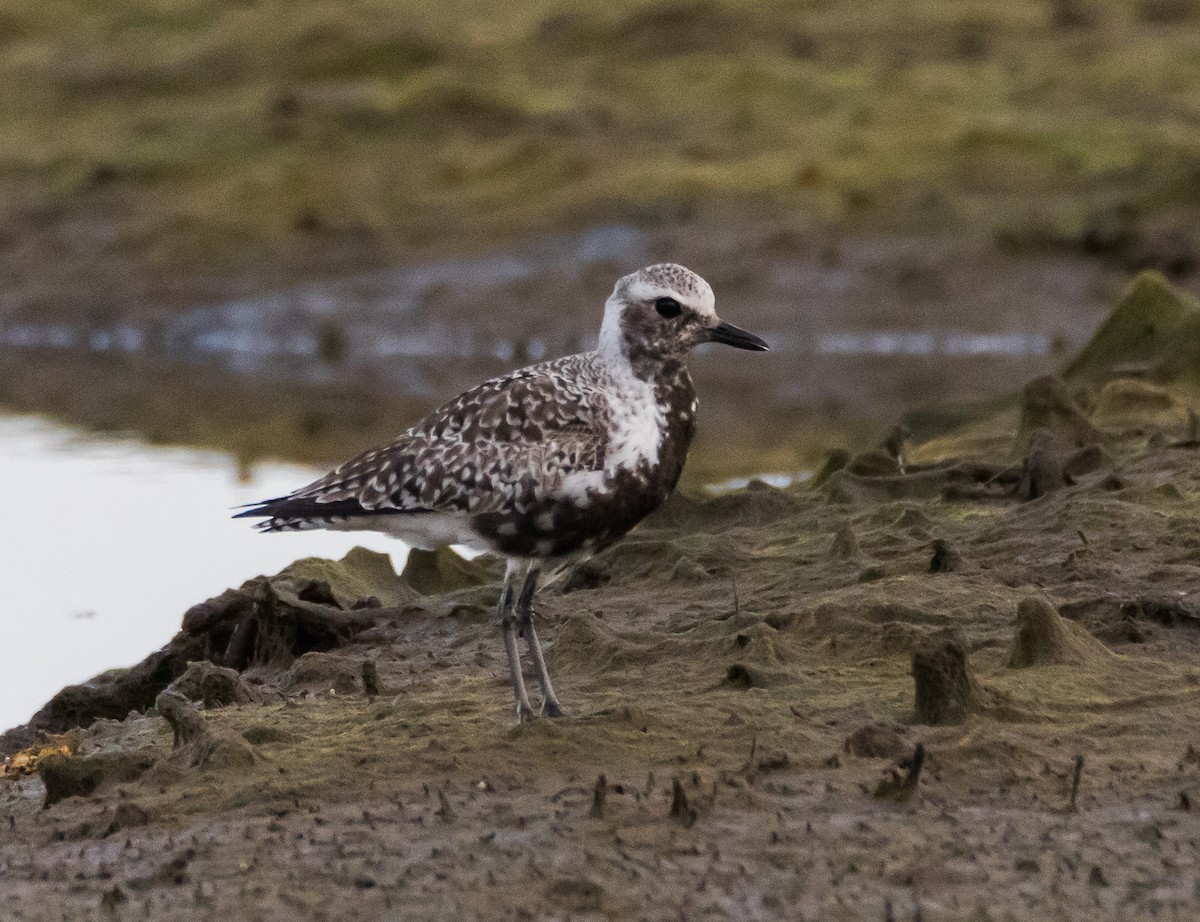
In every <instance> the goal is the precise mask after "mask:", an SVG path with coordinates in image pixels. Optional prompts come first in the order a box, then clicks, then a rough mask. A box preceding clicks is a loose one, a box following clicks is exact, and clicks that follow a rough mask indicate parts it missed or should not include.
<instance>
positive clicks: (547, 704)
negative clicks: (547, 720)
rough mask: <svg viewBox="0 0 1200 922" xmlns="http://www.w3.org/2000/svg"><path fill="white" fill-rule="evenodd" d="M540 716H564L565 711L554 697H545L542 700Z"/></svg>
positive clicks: (565, 714)
mask: <svg viewBox="0 0 1200 922" xmlns="http://www.w3.org/2000/svg"><path fill="white" fill-rule="evenodd" d="M542 716H543V717H566V716H567V712H566V711H564V710H563V709H562V705H561V704H559V703H558V702H557V701H556V700H555V699H553V698H546V699H544V700H543V701H542Z"/></svg>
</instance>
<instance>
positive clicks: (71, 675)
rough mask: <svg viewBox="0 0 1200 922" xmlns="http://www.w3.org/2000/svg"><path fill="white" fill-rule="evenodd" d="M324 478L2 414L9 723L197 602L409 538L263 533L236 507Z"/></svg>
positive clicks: (113, 661)
mask: <svg viewBox="0 0 1200 922" xmlns="http://www.w3.org/2000/svg"><path fill="white" fill-rule="evenodd" d="M314 473H315V472H314V471H311V470H308V469H305V468H301V467H296V466H290V465H282V464H270V465H261V466H258V467H255V468H254V469H253V471H252V472H251V473H250V476H249V478H248V479H245V480H239V476H238V470H237V466H236V464H235V463H234V461H233V460H232V459H231V458H229V457H227V456H225V455H222V454H217V453H213V452H203V451H194V450H189V449H168V448H159V447H152V446H148V445H145V444H143V443H141V442H138V441H135V440H132V439H103V440H101V439H97V438H95V437H91V436H88V435H86V434H85V433H83V432H81V431H79V430H75V429H71V428H67V427H63V426H58V425H55V424H52V423H49V422H47V421H45V420H42V419H38V418H33V417H0V483H3V484H4V486H5V493H6V496H5V510H4V515H3V516H2V517H0V576H2V577H3V586H4V596H3V602H2V603H0V629H2V630H3V642H2V643H0V729H4V728H7V727H11V726H15V725H16V724H19V723H23V722H24V721H26V720H27V719H28V718H29V717H30V716H31V715H32V714H33V712H34V711H35V710H37V708H39V707H40V706H41V705H42V704H44V703H45V702H46V700H47V699H49V698H50V696H51V695H53V694H54V693H55V692H57V691H58V690H59V689H60V688H62V687H63V686H64V685H67V684H70V683H72V682H79V681H82V680H84V679H86V678H88V677H90V676H92V675H95V674H96V673H98V672H101V671H103V670H105V669H109V668H112V667H115V666H128V665H131V664H133V663H135V662H137V661H138V660H140V659H141V658H142V657H144V656H145V655H146V654H148V653H150V652H151V651H152V650H155V649H157V648H158V647H160V646H162V644H163V643H165V642H166V641H167V640H168V639H170V637H171V635H172V634H174V633H175V631H176V630H177V629H178V628H179V625H180V621H181V618H182V616H183V613H184V611H185V610H186V609H187V608H188V607H189V606H191V605H193V604H195V603H196V602H198V601H200V600H202V599H205V598H207V597H209V596H211V595H215V594H217V593H219V592H221V591H222V590H223V589H225V588H226V587H228V586H236V585H238V584H240V583H241V582H243V581H244V580H246V579H249V578H251V577H253V576H256V575H259V574H261V573H273V572H275V571H277V570H279V569H280V568H282V567H284V566H286V565H287V564H288V563H290V562H292V561H293V560H295V559H297V558H298V557H305V556H310V555H319V556H333V557H339V556H341V555H342V554H344V553H345V552H346V551H347V550H349V549H350V548H352V547H354V546H355V545H363V546H365V547H370V548H372V549H374V550H378V551H385V552H390V553H392V555H393V560H394V562H395V563H396V565H397V566H401V565H403V562H404V556H405V554H406V549H405V547H404V545H403V544H401V543H400V542H398V541H395V540H393V539H390V538H386V537H384V536H382V535H373V534H370V533H367V532H363V533H359V534H354V535H341V534H335V533H326V532H303V533H298V534H279V535H260V534H258V533H257V532H255V531H254V529H253V527H252V525H251V523H249V522H247V521H246V520H244V519H242V520H234V519H231V518H230V509H231V507H233V506H237V505H240V504H243V503H248V502H250V501H252V500H255V499H263V498H265V497H269V496H277V495H279V494H281V493H284V492H287V491H288V490H290V489H293V488H295V487H297V486H300V485H302V484H303V483H305V482H306V481H307V480H309V479H312V477H313V475H314Z"/></svg>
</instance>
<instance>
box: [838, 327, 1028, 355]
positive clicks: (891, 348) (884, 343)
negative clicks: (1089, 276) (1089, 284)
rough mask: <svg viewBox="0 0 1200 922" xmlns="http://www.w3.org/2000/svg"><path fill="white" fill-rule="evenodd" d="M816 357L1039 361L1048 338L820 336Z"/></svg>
mask: <svg viewBox="0 0 1200 922" xmlns="http://www.w3.org/2000/svg"><path fill="white" fill-rule="evenodd" d="M816 352H817V354H818V355H914V356H921V355H925V356H932V355H960V356H1000V357H1004V358H1042V357H1044V356H1047V355H1049V354H1050V337H1048V336H1046V335H1044V334H1042V333H955V332H947V331H940V332H930V331H918V332H887V331H876V332H869V333H822V334H821V335H820V336H818V337H817V344H816Z"/></svg>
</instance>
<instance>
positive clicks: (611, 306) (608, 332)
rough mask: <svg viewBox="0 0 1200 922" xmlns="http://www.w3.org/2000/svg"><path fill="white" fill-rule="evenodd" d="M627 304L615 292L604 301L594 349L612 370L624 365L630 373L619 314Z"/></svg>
mask: <svg viewBox="0 0 1200 922" xmlns="http://www.w3.org/2000/svg"><path fill="white" fill-rule="evenodd" d="M627 306H628V305H627V304H626V303H625V302H624V301H622V300H621V299H620V298H618V297H617V295H616V293H615V292H614V293H613V294H611V295H609V297H608V300H607V301H605V302H604V319H603V320H602V321H601V322H600V339H599V344H598V346H597V348H596V351H597V352H599V353H600V357H601V358H602V359H604V362H605V364H606V365H608V366H609V367H611V368H613V370H614V371H615V370H617V366H624V368H625V370H626V371H627V372H628V373H629V374H631V375H632V371H629V356H627V355H626V354H625V345H624V339H623V337H622V336H621V314H623V313H624V312H625V309H626V307H627Z"/></svg>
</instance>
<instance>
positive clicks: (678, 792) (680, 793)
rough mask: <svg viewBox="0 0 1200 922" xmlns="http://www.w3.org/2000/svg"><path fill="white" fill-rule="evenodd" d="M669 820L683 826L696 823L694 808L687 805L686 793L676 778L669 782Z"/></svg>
mask: <svg viewBox="0 0 1200 922" xmlns="http://www.w3.org/2000/svg"><path fill="white" fill-rule="evenodd" d="M671 819H673V820H678V821H679V822H681V823H683V825H684V826H691V825H692V823H694V822H696V808H695V807H693V806H692V805H691V804H689V803H688V799H687V793H686V792H685V791H684V790H683V785H682V784H681V783H680V781H679V779H678V778H675V779H674V780H673V781H672V782H671Z"/></svg>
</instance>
